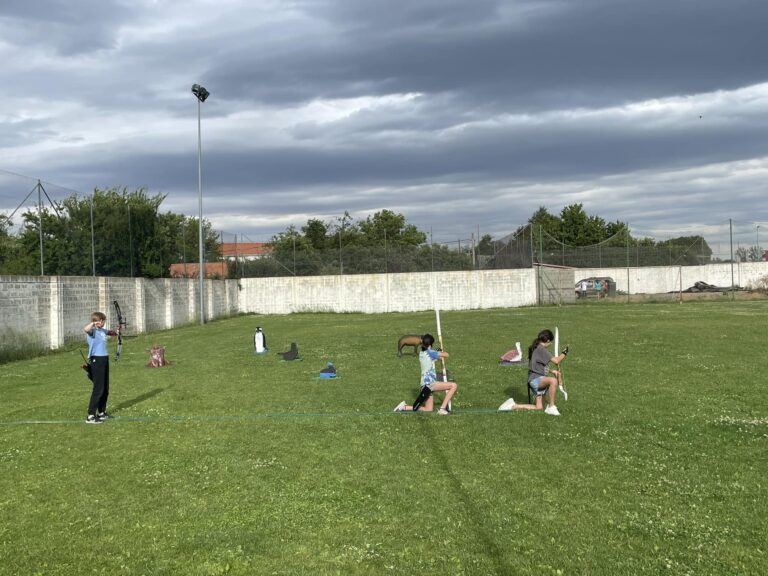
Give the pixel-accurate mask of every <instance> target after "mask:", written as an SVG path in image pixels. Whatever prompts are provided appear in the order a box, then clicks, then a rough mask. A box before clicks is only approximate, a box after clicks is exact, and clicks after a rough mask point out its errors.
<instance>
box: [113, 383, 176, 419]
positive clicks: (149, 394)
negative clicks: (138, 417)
mask: <svg viewBox="0 0 768 576" xmlns="http://www.w3.org/2000/svg"><path fill="white" fill-rule="evenodd" d="M163 392H165V389H164V388H154V389H152V390H150V391H149V392H145V393H144V394H141V395H139V396H136V398H131V399H130V400H126V401H125V402H121V403H120V404H118V405H116V406H115V407H114V408H112V410H110V412H114V413H117V412H120V411H121V410H127V409H128V408H131V407H133V406H136V404H141V403H142V402H144V401H145V400H149V399H150V398H154V397H155V396H157V395H158V394H162V393H163Z"/></svg>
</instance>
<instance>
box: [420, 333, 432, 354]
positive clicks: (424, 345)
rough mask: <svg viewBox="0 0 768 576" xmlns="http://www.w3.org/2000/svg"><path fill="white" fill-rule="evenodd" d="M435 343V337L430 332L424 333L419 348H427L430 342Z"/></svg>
mask: <svg viewBox="0 0 768 576" xmlns="http://www.w3.org/2000/svg"><path fill="white" fill-rule="evenodd" d="M434 343H435V337H434V336H432V334H424V336H422V337H421V349H422V350H425V351H426V350H427V349H428V348H429V347H430V346H432V344H434Z"/></svg>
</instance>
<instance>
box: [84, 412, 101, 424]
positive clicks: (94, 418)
mask: <svg viewBox="0 0 768 576" xmlns="http://www.w3.org/2000/svg"><path fill="white" fill-rule="evenodd" d="M85 423H86V424H101V418H99V417H98V416H94V415H93V414H88V418H86V419H85Z"/></svg>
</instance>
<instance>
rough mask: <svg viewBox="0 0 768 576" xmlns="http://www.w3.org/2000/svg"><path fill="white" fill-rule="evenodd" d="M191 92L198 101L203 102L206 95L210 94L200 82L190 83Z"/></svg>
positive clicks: (206, 97)
mask: <svg viewBox="0 0 768 576" xmlns="http://www.w3.org/2000/svg"><path fill="white" fill-rule="evenodd" d="M192 94H194V95H195V96H196V97H197V99H198V100H200V102H205V101H206V100H207V99H208V96H210V95H211V93H210V92H208V90H206V89H205V87H204V86H200V84H192Z"/></svg>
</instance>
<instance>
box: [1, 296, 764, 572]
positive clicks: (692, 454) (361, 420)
mask: <svg viewBox="0 0 768 576" xmlns="http://www.w3.org/2000/svg"><path fill="white" fill-rule="evenodd" d="M441 316H442V324H443V335H444V339H445V347H446V350H447V351H448V352H450V354H451V357H450V358H449V362H448V367H449V369H450V371H451V372H452V373H453V376H454V377H455V379H456V380H457V381H458V383H459V391H458V393H457V396H456V397H455V400H454V403H453V408H454V413H453V414H452V415H450V416H447V417H440V416H437V415H435V414H395V413H393V412H392V411H391V410H392V408H393V407H394V406H395V405H396V404H397V403H398V402H399V401H400V400H408V401H409V402H410V401H412V400H413V398H414V396H415V394H416V383H417V380H418V361H417V360H416V358H415V357H414V356H413V355H411V354H410V353H406V354H405V355H404V356H403V357H398V356H397V355H396V342H397V339H398V337H399V336H400V335H402V334H406V333H420V332H426V331H432V332H434V326H435V324H434V314H432V313H418V314H389V315H361V314H336V315H333V314H297V315H292V316H242V317H237V318H233V319H230V320H224V321H219V322H214V323H211V324H208V325H206V326H205V327H199V326H190V327H186V328H183V329H178V330H173V331H169V332H163V333H157V334H152V335H148V336H141V337H136V338H131V339H126V341H125V345H124V351H123V358H122V359H121V360H120V362H119V363H115V362H114V361H113V362H112V365H111V380H112V393H111V396H110V408H111V411H112V412H113V414H114V416H115V419H114V420H112V421H109V422H107V423H105V424H103V425H100V426H89V425H86V424H85V423H84V422H83V421H84V418H85V412H86V406H87V401H88V396H89V391H90V387H89V385H88V382H87V380H86V379H85V376H84V374H83V372H82V370H81V369H80V367H79V365H80V363H81V359H80V356H79V353H78V352H77V351H69V352H63V353H60V354H54V355H50V356H46V357H41V358H37V359H32V360H25V361H19V362H14V363H10V364H6V365H3V366H0V472H1V474H0V574H3V575H5V574H19V575H22V574H23V575H31V574H46V575H48V574H50V575H82V574H89V573H92V572H93V573H100V574H130V575H139V574H144V575H153V576H154V575H166V574H167V575H177V574H184V575H209V574H210V575H215V574H243V575H252V574H256V575H261V574H265V575H268V574H280V575H304V574H306V575H325V574H340V575H356V574H364V575H380V574H400V575H412V574H441V575H446V574H450V575H456V574H467V575H470V574H471V575H474V574H477V575H489V574H498V575H507V574H555V575H561V574H590V575H603V574H604V575H617V574H654V575H655V574H691V575H694V574H695V575H702V574H713V575H714V574H717V575H725V574H734V575H737V574H738V575H744V574H765V573H766V569H765V561H766V555H767V554H768V546H767V544H766V536H765V535H766V533H768V475H767V473H768V456H767V455H768V452H767V450H766V448H768V446H767V444H768V389H767V388H766V383H765V382H766V378H765V376H764V366H765V362H764V360H763V359H764V358H765V346H764V344H765V334H766V326H768V304H766V302H764V301H756V302H699V303H684V304H682V305H681V304H677V303H659V304H612V303H607V302H594V303H592V302H591V303H588V304H583V305H573V306H567V307H559V308H558V307H545V308H523V309H510V310H490V311H467V312H443V313H442V315H441ZM86 320H87V319H84V322H85V321H86ZM256 325H261V326H263V327H264V330H265V333H266V334H267V341H268V344H269V346H270V354H268V355H265V356H255V355H253V354H252V346H251V338H252V334H253V330H254V329H255V327H256ZM555 325H557V326H559V328H560V332H561V338H562V344H566V343H567V344H570V347H571V355H570V356H569V358H568V360H567V361H566V363H565V364H564V374H565V379H566V384H567V386H568V388H569V392H570V398H569V401H568V402H565V401H563V400H562V399H560V401H559V403H558V405H559V408H560V411H561V413H562V416H561V417H559V418H557V417H550V416H545V415H544V414H542V413H540V412H538V413H537V412H533V413H529V412H524V411H517V412H513V413H499V412H498V411H497V410H496V409H497V407H498V406H499V404H501V403H502V402H503V401H504V400H505V399H506V398H507V397H509V396H510V395H512V396H514V397H515V398H516V399H523V398H524V397H525V396H526V391H525V387H524V378H525V370H524V368H521V367H502V366H499V365H498V358H499V356H500V355H501V354H502V353H504V352H506V351H507V350H508V349H510V348H512V347H514V343H515V341H516V340H519V341H521V343H522V345H523V347H527V345H528V344H529V342H530V341H531V340H532V338H533V337H534V336H535V335H536V333H537V332H538V331H539V330H540V329H542V328H553V327H554V326H555ZM292 341H294V342H297V343H298V345H299V350H300V353H301V357H302V359H301V360H299V361H295V362H282V361H280V359H279V356H277V355H276V354H275V353H276V352H278V351H284V350H287V349H288V347H289V346H290V343H291V342H292ZM153 343H158V344H162V345H164V346H165V347H166V349H167V353H166V356H167V358H168V359H169V360H171V361H172V362H173V365H172V366H170V367H167V368H163V369H149V368H146V367H145V364H146V362H147V359H148V354H147V351H146V349H147V348H148V347H149V346H150V345H152V344H153ZM326 361H333V362H334V364H335V365H336V366H337V368H338V371H339V378H337V379H336V380H321V379H319V378H318V373H319V371H320V369H321V368H323V367H324V366H325V362H326Z"/></svg>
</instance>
